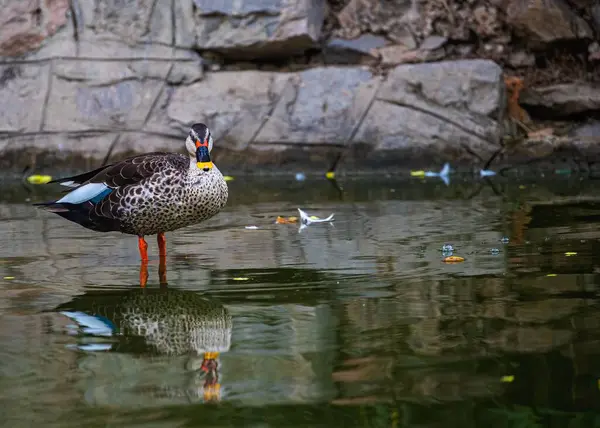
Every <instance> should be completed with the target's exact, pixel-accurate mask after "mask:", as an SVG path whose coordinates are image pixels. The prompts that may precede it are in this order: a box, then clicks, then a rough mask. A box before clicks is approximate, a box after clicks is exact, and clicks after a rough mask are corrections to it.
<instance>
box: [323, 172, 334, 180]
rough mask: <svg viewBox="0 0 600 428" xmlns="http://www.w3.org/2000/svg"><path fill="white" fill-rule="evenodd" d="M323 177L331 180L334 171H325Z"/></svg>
mask: <svg viewBox="0 0 600 428" xmlns="http://www.w3.org/2000/svg"><path fill="white" fill-rule="evenodd" d="M325 177H326V178H328V179H330V180H333V179H334V178H335V171H327V173H325Z"/></svg>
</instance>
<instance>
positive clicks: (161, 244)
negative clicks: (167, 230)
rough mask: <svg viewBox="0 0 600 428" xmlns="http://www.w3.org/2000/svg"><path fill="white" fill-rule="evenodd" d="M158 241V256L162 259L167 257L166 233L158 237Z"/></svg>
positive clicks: (160, 233)
mask: <svg viewBox="0 0 600 428" xmlns="http://www.w3.org/2000/svg"><path fill="white" fill-rule="evenodd" d="M156 241H157V242H158V254H159V255H160V256H161V257H167V238H165V234H164V232H159V233H158V235H156Z"/></svg>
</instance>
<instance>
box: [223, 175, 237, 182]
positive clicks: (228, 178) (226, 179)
mask: <svg viewBox="0 0 600 428" xmlns="http://www.w3.org/2000/svg"><path fill="white" fill-rule="evenodd" d="M233 179H234V178H233V177H232V176H231V175H224V176H223V180H225V181H232V180H233Z"/></svg>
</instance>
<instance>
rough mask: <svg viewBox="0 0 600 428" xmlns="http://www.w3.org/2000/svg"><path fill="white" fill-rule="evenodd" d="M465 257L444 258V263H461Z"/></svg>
mask: <svg viewBox="0 0 600 428" xmlns="http://www.w3.org/2000/svg"><path fill="white" fill-rule="evenodd" d="M464 261H465V259H464V257H461V256H448V257H446V258H444V263H461V262H464Z"/></svg>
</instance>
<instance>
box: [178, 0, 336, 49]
mask: <svg viewBox="0 0 600 428" xmlns="http://www.w3.org/2000/svg"><path fill="white" fill-rule="evenodd" d="M194 4H195V14H194V21H195V25H194V31H195V46H196V47H197V48H198V49H202V50H213V51H217V52H220V53H222V54H225V55H236V57H238V58H240V57H244V58H260V57H269V56H272V55H281V54H284V55H289V54H292V53H302V52H304V51H305V50H306V49H308V48H311V47H315V46H317V42H318V41H319V38H320V36H321V27H322V26H323V21H324V19H325V0H249V1H244V2H234V1H227V2H214V1H209V0H194ZM190 38H191V37H190V36H187V39H190Z"/></svg>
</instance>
